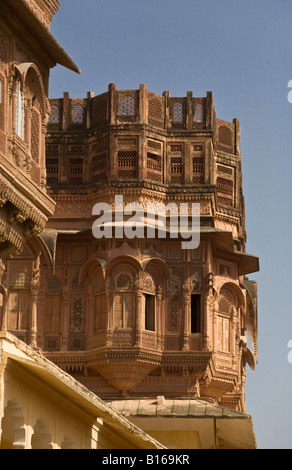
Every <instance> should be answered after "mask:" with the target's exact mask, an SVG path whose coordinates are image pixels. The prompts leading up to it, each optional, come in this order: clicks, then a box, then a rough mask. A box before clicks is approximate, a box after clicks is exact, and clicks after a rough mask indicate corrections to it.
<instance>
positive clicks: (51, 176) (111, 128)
mask: <svg viewBox="0 0 292 470" xmlns="http://www.w3.org/2000/svg"><path fill="white" fill-rule="evenodd" d="M51 110H52V112H51V115H50V119H49V123H48V135H47V140H46V164H47V177H48V193H49V195H50V197H51V198H52V199H53V200H54V201H55V203H56V210H55V213H54V215H53V216H52V217H50V219H49V221H48V223H47V225H46V231H45V233H44V234H43V235H42V237H43V238H44V239H46V241H47V246H49V247H50V250H47V251H46V252H44V253H43V255H42V257H41V266H40V276H41V281H40V287H39V289H38V292H37V293H36V303H37V310H38V347H40V348H41V350H42V351H43V352H44V354H45V355H46V356H47V357H48V358H49V359H51V360H52V361H54V362H55V363H56V364H58V365H59V366H60V367H61V368H64V369H65V370H66V371H68V372H70V373H72V374H73V375H74V376H75V377H76V378H78V380H79V381H81V382H82V383H83V384H85V385H86V386H87V387H88V388H89V389H91V390H93V391H94V392H95V393H97V394H98V395H99V396H100V397H102V398H103V399H106V400H112V399H122V398H125V397H130V398H135V397H137V398H139V397H145V396H146V397H154V396H155V397H157V396H164V397H169V398H177V399H178V398H183V397H201V398H203V397H206V398H208V397H209V398H210V397H211V399H212V400H214V401H215V402H216V403H217V404H220V405H224V406H227V407H229V408H233V409H235V410H239V411H244V410H245V399H244V386H245V367H246V363H248V364H249V365H250V366H251V367H252V368H253V367H254V364H255V362H256V360H257V307H256V285H255V283H254V282H252V281H250V280H249V279H248V278H247V275H249V274H250V273H252V272H255V271H257V270H258V259H257V258H256V257H254V256H252V255H249V254H247V253H246V251H245V243H246V231H245V207H244V198H243V191H242V173H241V154H240V126H239V121H238V119H234V121H233V122H226V121H223V120H221V119H219V118H217V116H216V112H215V109H214V104H213V97H212V93H211V92H207V94H206V97H203V98H202V97H200V98H197V97H194V96H193V94H192V93H191V92H188V93H187V96H186V97H179V98H177V97H171V96H170V94H169V92H165V93H163V95H157V94H154V93H152V92H149V91H148V90H147V87H146V86H145V85H141V86H140V89H139V90H117V89H116V87H115V85H113V84H111V85H109V88H108V91H107V92H106V93H104V94H102V95H99V96H94V95H93V94H92V93H88V96H87V98H86V99H72V98H70V96H69V95H68V93H64V96H63V99H58V100H51ZM117 196H119V197H120V198H122V199H120V201H122V206H121V205H120V206H117V205H116V201H117V199H116V198H117ZM98 203H105V204H107V205H108V207H109V208H110V210H111V213H112V216H113V219H112V221H113V224H114V223H115V221H116V220H117V217H120V214H121V211H122V210H124V209H125V207H126V205H127V204H129V203H136V204H137V203H138V204H139V205H140V207H142V209H143V211H145V213H146V210H147V207H148V204H150V205H151V204H152V205H153V204H154V206H156V208H157V207H159V205H164V206H167V205H168V204H176V205H178V204H187V205H188V208H189V207H191V204H199V205H200V244H199V246H198V247H197V248H187V249H182V242H183V238H182V236H181V235H180V234H178V236H177V237H176V238H173V237H172V236H171V235H170V233H165V236H163V237H160V236H159V234H158V228H159V226H158V225H157V226H156V231H155V233H154V235H153V233H152V236H150V237H149V236H147V234H145V236H144V237H143V238H138V237H133V238H129V237H127V236H125V233H124V232H123V233H122V234H121V232H119V235H118V236H116V234H117V231H116V230H115V229H114V230H113V236H112V237H108V238H107V237H103V238H100V239H97V238H95V236H94V234H93V230H92V227H93V225H94V222H95V220H96V218H97V217H95V216H94V213H93V207H94V206H95V205H96V204H98ZM168 207H170V206H168ZM124 216H125V215H124ZM144 216H145V214H144ZM189 216H190V213H189ZM125 217H127V216H125ZM172 217H173V214H171V212H167V214H166V219H165V220H166V227H169V226H170V225H171V218H172ZM128 218H129V217H128ZM157 220H158V219H156V224H157V223H158V222H157ZM124 221H125V219H124ZM167 230H168V229H167ZM167 230H166V232H167ZM25 258H26V263H28V264H27V265H29V266H30V268H29V269H31V267H33V255H31V254H29V253H28V252H27V253H25V254H24V255H23V262H24V259H25ZM20 260H22V258H21V257H18V260H17V262H18V263H19V262H20ZM15 262H16V261H15V260H13V261H11V263H9V269H8V277H7V286H8V287H10V289H11V292H16V291H17V288H18V286H16V285H14V286H13V284H11V282H13V281H12V279H13V275H12V273H13V272H14V268H13V265H14V263H15ZM27 272H30V271H29V270H28V271H27ZM27 282H30V281H29V278H27ZM22 289H23V287H22ZM12 311H13V310H12V308H11V306H10V307H8V317H9V315H11V314H12ZM13 332H14V334H16V335H17V334H19V332H17V331H13ZM246 332H247V334H248V336H249V338H250V342H251V344H252V349H253V350H252V351H251V350H250V348H249V347H248V345H247V336H246Z"/></svg>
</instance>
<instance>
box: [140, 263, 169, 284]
mask: <svg viewBox="0 0 292 470" xmlns="http://www.w3.org/2000/svg"><path fill="white" fill-rule="evenodd" d="M141 264H142V267H143V271H144V272H146V271H148V270H149V268H151V267H152V268H154V269H156V270H157V271H158V272H159V274H162V275H163V276H164V277H165V278H166V280H167V281H171V279H172V273H171V270H170V268H169V267H168V265H167V264H166V262H165V261H164V260H163V259H161V258H147V259H145V260H143V261H142V263H141Z"/></svg>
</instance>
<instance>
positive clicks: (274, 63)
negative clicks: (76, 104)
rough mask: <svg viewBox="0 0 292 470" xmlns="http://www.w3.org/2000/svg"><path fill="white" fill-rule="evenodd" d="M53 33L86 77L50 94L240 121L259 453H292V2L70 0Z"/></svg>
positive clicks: (250, 391)
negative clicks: (141, 98)
mask: <svg viewBox="0 0 292 470" xmlns="http://www.w3.org/2000/svg"><path fill="white" fill-rule="evenodd" d="M61 4H62V7H61V10H60V12H59V13H58V14H57V16H56V18H55V19H54V21H53V23H52V27H51V32H52V33H53V35H54V36H55V37H56V39H57V40H58V42H59V43H60V44H61V45H62V47H63V48H64V49H65V50H66V52H67V53H68V54H69V55H70V56H71V57H72V59H73V60H74V61H75V62H76V64H77V65H78V66H79V68H80V69H81V70H82V75H81V76H80V75H77V74H75V73H73V72H70V71H68V70H66V69H64V68H63V67H60V66H58V67H56V68H54V69H53V70H52V72H51V81H50V97H51V98H58V97H62V96H63V92H64V91H68V92H69V93H70V95H71V97H74V98H83V97H84V98H85V97H86V95H87V92H88V91H93V92H94V93H95V94H96V95H97V94H100V93H104V92H105V91H107V88H108V84H109V83H115V84H116V86H117V88H118V89H138V88H139V85H140V84H141V83H145V84H147V86H148V90H149V91H151V92H154V93H159V94H161V93H163V91H165V90H168V91H169V92H170V95H171V96H186V93H187V91H193V93H194V96H205V95H206V92H207V91H212V92H213V97H214V104H215V109H216V113H217V117H218V118H221V119H224V120H229V121H231V120H232V119H233V118H239V119H240V123H241V132H242V165H243V183H244V194H245V199H246V228H247V235H248V244H247V251H248V252H249V253H251V254H254V255H257V256H259V258H260V265H261V271H260V273H258V274H255V275H251V276H250V278H251V279H255V280H257V282H258V295H259V297H258V302H259V364H258V366H257V367H256V370H255V371H249V370H248V373H247V383H246V405H247V410H246V411H247V412H248V413H250V414H251V415H252V417H253V421H254V427H255V433H256V438H257V442H258V447H259V448H261V449H263V448H265V449H268V448H278V449H290V448H292V364H290V363H289V362H288V352H289V349H288V341H289V340H290V339H292V307H291V302H290V299H289V294H290V289H291V269H290V265H291V261H292V249H291V246H292V244H291V242H290V238H291V233H292V222H291V199H292V198H291V196H292V190H291V176H292V171H291V170H292V164H291V161H292V158H291V157H292V156H291V149H292V133H291V129H292V127H291V124H292V104H291V103H289V102H288V99H287V95H288V92H289V88H288V82H289V80H291V79H292V66H291V65H292V64H291V62H292V51H291V47H292V28H291V24H292V2H291V0H278V1H276V0H236V1H234V0H221V1H218V0H204V1H202V0H83V1H82V2H81V1H80V0H61Z"/></svg>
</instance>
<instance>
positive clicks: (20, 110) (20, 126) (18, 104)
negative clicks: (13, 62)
mask: <svg viewBox="0 0 292 470" xmlns="http://www.w3.org/2000/svg"><path fill="white" fill-rule="evenodd" d="M15 132H16V134H17V135H18V136H19V137H20V138H21V139H22V140H24V93H23V90H22V88H21V84H20V81H19V80H17V82H16V93H15Z"/></svg>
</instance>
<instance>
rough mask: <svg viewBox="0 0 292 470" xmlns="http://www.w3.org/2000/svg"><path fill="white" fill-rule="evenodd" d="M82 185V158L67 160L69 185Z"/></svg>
mask: <svg viewBox="0 0 292 470" xmlns="http://www.w3.org/2000/svg"><path fill="white" fill-rule="evenodd" d="M82 183H83V158H80V157H76V158H70V159H69V184H82Z"/></svg>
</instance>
